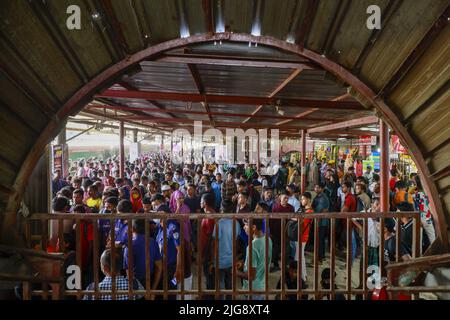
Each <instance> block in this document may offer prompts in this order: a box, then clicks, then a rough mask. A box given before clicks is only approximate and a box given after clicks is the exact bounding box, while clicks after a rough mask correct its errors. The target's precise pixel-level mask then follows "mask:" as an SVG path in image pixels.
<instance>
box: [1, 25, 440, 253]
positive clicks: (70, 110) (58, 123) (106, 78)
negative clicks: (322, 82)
mask: <svg viewBox="0 0 450 320" xmlns="http://www.w3.org/2000/svg"><path fill="white" fill-rule="evenodd" d="M219 40H222V41H234V42H246V43H248V42H252V43H257V44H261V45H266V46H270V47H274V48H278V49H280V50H284V51H287V52H290V53H294V54H298V55H300V56H303V57H305V58H307V59H309V60H311V61H312V62H314V63H316V64H318V65H320V66H321V67H322V68H323V69H325V70H326V71H328V72H330V73H332V74H334V75H335V76H337V77H338V78H340V79H341V80H342V81H344V82H346V83H348V84H349V85H350V86H352V87H353V88H354V89H355V90H356V91H357V92H358V93H359V94H361V95H362V96H363V97H364V98H366V99H367V101H368V102H370V103H371V104H372V105H373V106H374V107H375V108H376V110H377V111H378V112H379V115H380V117H381V118H382V119H383V120H384V121H386V122H387V123H388V124H389V125H390V127H391V128H393V130H394V131H395V132H396V134H397V135H398V136H399V138H400V139H401V141H402V142H403V143H404V144H405V146H406V147H407V148H408V149H409V150H411V151H412V157H413V159H414V161H415V163H416V164H417V165H418V168H419V170H420V171H421V172H422V174H423V179H422V180H423V186H424V189H425V192H426V193H427V194H428V196H429V197H430V199H431V201H430V202H431V209H432V213H433V218H434V220H435V222H436V232H437V236H438V237H439V238H440V239H441V241H442V244H443V249H444V250H445V251H447V250H448V234H447V223H446V219H445V215H444V212H443V209H442V203H441V200H440V198H439V194H438V191H437V188H436V185H435V184H434V182H433V181H432V180H431V179H430V172H429V169H428V167H427V165H426V162H425V159H424V157H423V155H422V154H421V152H420V149H419V147H418V145H417V144H416V143H415V141H414V139H413V138H412V136H411V135H410V134H409V132H408V130H407V129H406V128H405V127H404V126H403V124H402V122H401V121H400V119H399V118H398V117H397V115H396V114H395V113H394V112H393V111H392V110H391V109H390V108H389V107H388V106H387V104H386V103H385V102H384V100H383V99H382V98H380V97H378V96H377V95H376V94H375V92H374V91H373V90H372V89H370V88H369V87H368V86H367V85H366V84H365V83H364V82H362V81H361V80H359V79H358V78H357V77H356V76H354V75H353V74H352V73H351V72H350V71H348V70H347V69H345V68H344V67H342V66H340V65H339V64H337V63H335V62H333V61H331V60H329V59H327V58H326V57H324V56H321V55H319V54H318V53H316V52H314V51H311V50H308V49H305V48H302V47H300V46H298V45H295V44H290V43H287V42H285V41H283V40H280V39H276V38H272V37H267V36H259V37H256V36H252V35H249V34H239V33H232V32H224V33H216V34H202V35H195V36H190V37H187V38H178V39H174V40H169V41H166V42H162V43H159V44H157V45H154V46H152V47H149V48H147V49H144V50H142V51H139V52H137V53H135V54H133V55H132V56H130V57H127V58H125V59H124V60H122V61H120V62H118V63H117V64H115V65H113V66H111V67H109V68H107V69H106V70H104V71H103V72H102V73H100V74H99V75H98V76H96V77H95V78H93V79H92V80H91V81H90V82H89V83H87V84H86V85H84V86H83V87H82V88H81V89H79V90H78V91H77V92H76V93H75V94H74V95H73V96H72V97H71V98H70V99H69V100H68V101H67V102H66V103H65V104H64V106H63V107H62V108H61V109H60V110H59V111H58V112H57V114H56V116H55V117H54V118H53V119H52V120H51V121H50V123H49V124H48V125H47V126H46V128H45V129H44V131H43V132H42V133H41V135H40V136H39V138H38V139H37V141H36V143H35V144H34V146H33V147H32V149H31V150H30V152H29V153H28V155H27V157H26V159H25V161H24V162H23V164H22V166H21V168H20V171H19V173H18V175H17V177H16V179H15V182H14V185H13V191H12V194H11V195H10V197H9V200H8V204H7V207H6V208H7V210H6V212H15V211H16V210H17V208H18V205H19V202H20V198H21V195H22V194H23V191H24V190H25V186H26V181H27V180H28V178H29V176H30V175H31V172H32V170H33V168H34V167H35V165H36V163H37V161H38V159H39V157H40V155H41V154H42V152H43V150H44V148H45V145H47V144H48V143H49V141H51V139H53V138H54V137H55V136H56V135H57V134H58V132H59V131H60V130H61V129H62V124H63V123H64V121H63V120H64V119H66V118H67V117H68V116H69V115H72V114H76V113H78V112H79V111H80V110H81V109H82V107H83V106H84V105H85V104H86V103H87V102H89V101H90V100H91V99H92V97H93V95H94V94H95V93H97V92H99V91H101V90H102V89H104V88H106V87H108V85H109V84H111V83H112V82H113V80H115V79H117V78H118V77H120V76H122V75H123V74H125V73H126V72H127V70H128V69H130V68H131V67H133V66H134V65H136V64H137V63H139V62H141V61H143V60H145V59H149V58H151V57H152V56H156V55H157V54H160V53H163V52H165V51H168V50H171V49H175V48H179V47H182V46H185V45H189V44H195V43H203V42H210V41H219ZM4 218H5V219H4V221H3V223H2V227H3V230H5V229H6V228H5V227H6V226H11V225H14V222H15V221H14V219H15V214H6V215H5V217H4ZM5 231H6V230H5ZM3 234H5V233H4V232H3Z"/></svg>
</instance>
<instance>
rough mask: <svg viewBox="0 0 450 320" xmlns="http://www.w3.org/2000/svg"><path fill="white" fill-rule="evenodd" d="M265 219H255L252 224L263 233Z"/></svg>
mask: <svg viewBox="0 0 450 320" xmlns="http://www.w3.org/2000/svg"><path fill="white" fill-rule="evenodd" d="M263 222H264V220H263V219H253V220H252V224H253V225H254V226H255V227H256V230H258V231H261V230H262V227H263Z"/></svg>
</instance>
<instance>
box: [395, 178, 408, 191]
mask: <svg viewBox="0 0 450 320" xmlns="http://www.w3.org/2000/svg"><path fill="white" fill-rule="evenodd" d="M395 187H396V188H397V189H406V183H405V182H404V181H402V180H399V181H397V182H396V183H395Z"/></svg>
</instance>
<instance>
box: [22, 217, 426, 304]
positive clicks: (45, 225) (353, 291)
mask: <svg viewBox="0 0 450 320" xmlns="http://www.w3.org/2000/svg"><path fill="white" fill-rule="evenodd" d="M400 217H409V218H412V219H413V240H412V257H413V258H416V257H419V255H420V245H421V244H420V241H419V234H420V218H419V213H418V212H394V213H393V212H383V213H369V212H367V213H361V212H354V213H340V212H338V213H311V214H303V213H302V214H299V213H270V214H257V213H242V214H235V213H230V214H227V213H220V214H189V215H187V214H180V215H176V214H166V213H145V214H143V213H142V214H140V213H139V214H45V213H44V214H33V215H32V216H31V217H30V218H28V219H27V221H26V224H28V226H27V227H26V228H25V230H26V235H25V236H26V239H32V238H33V239H35V238H36V237H35V235H31V234H30V230H31V228H30V224H41V228H42V229H41V230H42V233H41V235H40V236H41V239H40V243H39V245H40V247H41V248H47V246H48V243H49V241H54V237H55V234H56V236H57V238H59V239H63V238H64V229H63V228H64V222H65V223H69V224H71V223H73V224H74V226H75V235H76V241H75V243H76V264H77V265H78V266H81V265H82V256H81V254H82V252H81V249H82V247H81V246H82V239H81V237H82V234H81V222H85V223H91V224H92V230H93V240H92V245H93V246H92V247H93V249H92V252H91V253H89V254H92V259H93V260H92V266H91V268H93V284H94V290H85V288H80V289H77V290H66V288H65V285H63V284H61V283H60V285H61V286H62V287H61V288H58V292H59V298H61V299H62V298H64V297H66V296H75V297H76V298H77V299H82V297H83V296H85V295H87V296H91V297H93V298H94V299H99V298H101V296H111V298H112V299H113V300H114V299H116V298H117V296H118V295H127V296H128V298H130V299H131V298H133V297H135V296H137V295H139V296H143V297H144V298H145V299H151V298H152V297H154V296H155V295H157V296H161V297H162V298H163V299H168V298H169V296H174V295H178V296H179V297H180V298H181V299H185V296H186V295H193V296H196V297H197V298H198V299H203V298H204V297H205V296H214V297H215V298H216V299H218V298H221V297H223V296H231V297H232V299H237V298H241V297H242V296H244V297H247V298H248V299H252V297H253V295H263V296H264V297H265V298H266V299H270V298H271V297H273V296H274V295H278V296H279V298H280V299H286V297H296V299H301V298H302V296H303V295H309V296H310V297H311V296H312V297H313V298H314V299H320V298H321V297H322V296H323V295H329V297H330V298H331V299H334V298H335V297H336V294H344V295H346V296H347V299H352V297H353V296H355V295H361V296H362V297H363V299H367V298H368V296H369V292H370V291H371V290H372V288H369V287H368V283H367V277H368V275H367V270H368V219H379V225H380V228H379V230H378V232H379V239H380V241H379V247H378V252H379V259H378V260H379V261H378V266H379V267H381V268H380V270H381V273H382V275H383V274H385V270H384V265H385V261H384V240H385V239H384V233H383V230H384V218H396V233H395V237H396V261H397V262H399V261H400V260H401V257H400V246H401V230H402V229H401V227H400V221H399V218H400ZM118 219H121V220H124V221H127V222H128V226H129V227H128V228H129V232H128V233H127V247H128V257H127V258H128V277H127V279H128V290H118V289H117V288H116V277H117V276H118V274H119V273H118V272H113V273H112V275H111V277H112V288H111V290H106V291H105V290H100V289H99V283H100V277H99V275H100V256H101V252H99V250H100V243H99V241H100V237H99V232H100V231H99V220H109V222H110V226H111V231H112V232H111V233H110V237H111V239H110V243H111V244H114V243H115V233H114V226H115V223H116V221H117V220H118ZM135 219H138V220H141V219H143V220H145V224H144V225H145V248H146V250H145V266H146V268H145V269H146V276H145V290H134V289H133V283H134V273H133V258H132V257H133V253H132V241H133V239H132V232H130V229H131V226H132V220H135ZM153 219H160V221H162V222H163V225H164V228H163V229H162V230H163V247H162V249H161V251H162V252H161V253H162V265H163V268H162V269H163V270H162V278H161V281H162V289H152V288H151V287H152V279H151V275H150V265H151V260H150V259H151V258H150V251H149V250H148V248H149V247H150V241H151V240H150V221H151V220H153ZM169 219H170V220H177V221H178V223H179V225H180V228H179V230H180V235H179V236H180V239H181V241H180V251H181V252H180V254H181V273H182V274H181V279H184V269H185V268H184V267H185V265H184V263H185V259H184V255H185V254H191V253H190V252H185V246H186V243H185V241H184V234H183V233H184V232H185V230H184V227H183V221H185V220H187V219H189V220H190V221H194V220H195V221H197V253H196V267H197V274H196V277H193V283H194V278H196V279H195V280H196V282H197V288H195V289H190V290H186V289H185V288H184V281H183V280H181V281H180V283H179V288H178V289H176V290H169V289H168V283H169V280H171V279H168V273H169V272H168V261H167V260H168V256H167V250H168V248H167V244H168V235H167V227H166V226H167V220H169ZM203 219H213V220H214V222H215V226H217V222H218V220H219V219H232V225H233V231H232V237H233V243H232V260H233V264H232V288H231V289H222V288H220V271H219V268H218V267H217V266H219V253H220V252H219V229H218V228H217V227H216V228H215V234H214V237H211V238H210V240H211V241H214V242H213V244H212V246H213V248H212V249H213V251H214V255H213V257H214V265H215V266H216V267H215V268H214V275H215V277H214V289H206V288H205V285H204V283H203V281H202V280H203V277H204V274H203V270H202V267H203V256H202V252H203V250H202V249H203V248H202V242H201V234H202V229H201V222H202V220H203ZM242 219H246V221H247V222H248V224H249V225H252V220H253V219H263V221H264V223H265V228H266V232H265V233H264V237H265V257H264V260H265V266H264V268H265V274H264V277H265V288H264V290H253V281H248V284H249V286H248V289H247V290H243V289H242V288H241V286H238V283H237V281H238V277H237V253H238V251H237V243H236V239H237V237H238V235H237V234H236V224H237V223H240V221H241V220H242ZM290 219H296V220H297V222H298V233H297V243H298V246H297V250H298V254H297V257H298V259H297V261H296V262H297V270H296V272H297V277H296V283H297V285H296V289H287V288H285V285H284V284H285V280H286V271H287V269H286V259H287V258H288V255H287V252H286V245H285V243H286V242H287V240H286V230H285V229H286V228H285V227H286V223H287V221H288V220H290ZM303 219H311V220H313V221H314V223H313V224H312V226H313V232H312V234H313V241H314V250H313V258H312V265H313V274H312V276H313V278H312V279H313V286H312V288H307V289H302V285H301V281H302V278H304V277H303V274H302V273H303V270H302V259H303V255H302V251H301V250H302V235H303V231H304V230H303ZM320 219H329V221H330V223H329V225H330V230H329V244H328V248H329V254H330V258H329V268H330V283H331V285H330V287H329V288H327V289H324V288H321V286H320V280H319V263H318V261H319V251H318V250H319V224H318V221H319V220H320ZM354 219H358V220H359V221H362V228H361V233H362V236H361V239H362V243H361V259H362V260H361V261H360V263H362V268H360V271H359V274H358V275H359V287H357V288H355V287H353V286H352V265H353V262H352V252H351V251H352V234H353V232H352V229H353V228H354V224H353V221H354ZM273 220H280V224H281V227H280V228H281V272H280V283H281V287H280V289H275V288H272V287H270V285H269V271H270V270H269V268H270V263H271V262H270V261H268V256H269V252H268V251H269V241H272V240H271V239H270V238H272V237H273V234H272V232H271V230H270V228H269V226H270V221H273ZM337 221H342V222H344V224H345V225H346V229H345V230H346V248H347V249H346V258H345V264H346V270H345V277H346V279H345V288H339V287H335V284H336V279H335V271H336V258H337V257H336V255H337V249H336V223H337ZM55 222H56V223H55ZM50 226H53V228H52V227H50ZM55 226H56V228H55ZM49 227H50V229H52V230H51V231H52V234H50V233H49ZM249 230H250V231H249V235H248V239H253V231H252V228H249ZM267 231H268V232H267ZM49 236H53V239H51V238H50V239H49ZM29 243H30V244H31V241H29ZM252 247H253V243H252V241H248V251H247V252H248V261H249V264H251V261H252V258H253V257H252V255H253V250H252ZM58 250H59V252H63V251H64V248H63V241H59V248H58ZM110 250H111V253H112V256H113V257H115V255H116V254H118V252H119V250H120V249H119V248H117V247H116V246H115V245H111V247H110ZM111 261H112V265H111V267H112V270H120V269H121V268H119V266H116V265H115V262H116V259H114V258H112V259H111ZM62 272H64V270H63V271H62ZM85 272H86V270H82V273H83V274H84V273H85ZM247 273H248V278H249V279H251V276H252V275H251V268H250V267H249V268H247ZM55 276H56V277H60V276H64V275H61V274H59V275H55ZM24 287H26V288H27V290H28V291H27V292H26V293H25V292H24V298H25V299H29V298H31V297H32V296H41V297H44V298H46V297H48V296H49V295H51V294H52V290H49V289H48V288H43V289H42V290H33V289H31V286H30V283H29V282H28V281H27V282H26V284H25V283H24ZM53 297H55V295H53Z"/></svg>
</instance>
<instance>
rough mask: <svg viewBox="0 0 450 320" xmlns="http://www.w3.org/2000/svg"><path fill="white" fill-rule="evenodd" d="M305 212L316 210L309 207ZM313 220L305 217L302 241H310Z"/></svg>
mask: <svg viewBox="0 0 450 320" xmlns="http://www.w3.org/2000/svg"><path fill="white" fill-rule="evenodd" d="M305 213H314V210H313V209H308V210H306V211H305ZM311 222H312V219H307V218H304V219H303V228H302V230H303V234H302V243H306V242H308V239H309V229H310V228H311Z"/></svg>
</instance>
